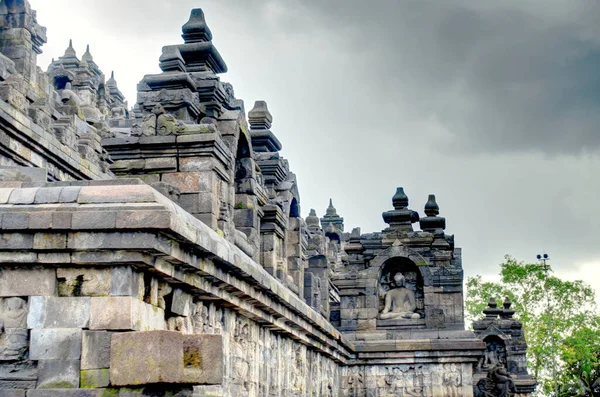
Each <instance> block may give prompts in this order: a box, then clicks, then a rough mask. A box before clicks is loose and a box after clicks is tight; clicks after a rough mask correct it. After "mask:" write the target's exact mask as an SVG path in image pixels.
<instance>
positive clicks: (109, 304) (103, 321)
mask: <svg viewBox="0 0 600 397" xmlns="http://www.w3.org/2000/svg"><path fill="white" fill-rule="evenodd" d="M165 328H166V323H165V313H164V310H162V309H160V308H158V307H155V306H152V305H149V304H147V303H145V302H142V301H140V300H139V299H137V298H133V297H124V296H123V297H119V296H114V297H92V298H91V316H90V329H93V330H157V329H158V330H160V329H165Z"/></svg>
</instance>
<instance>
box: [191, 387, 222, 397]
mask: <svg viewBox="0 0 600 397" xmlns="http://www.w3.org/2000/svg"><path fill="white" fill-rule="evenodd" d="M227 395H228V394H227V393H226V392H225V390H223V386H214V385H211V386H194V397H225V396H227Z"/></svg>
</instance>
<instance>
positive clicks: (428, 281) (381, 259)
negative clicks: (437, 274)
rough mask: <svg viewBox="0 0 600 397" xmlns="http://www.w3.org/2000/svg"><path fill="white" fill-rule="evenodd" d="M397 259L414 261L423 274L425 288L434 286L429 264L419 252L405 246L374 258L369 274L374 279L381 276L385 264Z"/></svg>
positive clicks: (399, 246)
mask: <svg viewBox="0 0 600 397" xmlns="http://www.w3.org/2000/svg"><path fill="white" fill-rule="evenodd" d="M397 257H402V258H407V259H409V260H410V261H412V262H413V263H414V264H415V265H416V266H417V268H418V269H419V272H420V273H421V277H422V278H423V284H424V285H425V286H430V285H432V274H431V268H430V266H429V262H428V261H427V260H426V259H425V258H423V256H421V254H419V253H418V252H416V251H413V250H412V249H410V248H407V247H405V246H403V245H397V246H393V247H389V248H387V249H385V250H383V251H381V252H380V253H379V254H378V255H377V256H376V257H375V258H373V259H372V260H371V261H370V262H369V268H370V271H369V273H370V274H371V275H372V276H373V277H377V276H379V275H381V269H382V267H383V265H384V264H385V262H387V261H388V260H390V259H392V258H397Z"/></svg>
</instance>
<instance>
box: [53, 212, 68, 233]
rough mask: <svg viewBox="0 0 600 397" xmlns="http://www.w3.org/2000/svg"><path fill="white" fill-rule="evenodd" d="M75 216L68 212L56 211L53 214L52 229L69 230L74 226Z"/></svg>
mask: <svg viewBox="0 0 600 397" xmlns="http://www.w3.org/2000/svg"><path fill="white" fill-rule="evenodd" d="M72 219H73V214H71V213H70V212H66V211H56V212H54V213H52V228H53V229H62V230H68V229H71V226H72V223H73V222H72Z"/></svg>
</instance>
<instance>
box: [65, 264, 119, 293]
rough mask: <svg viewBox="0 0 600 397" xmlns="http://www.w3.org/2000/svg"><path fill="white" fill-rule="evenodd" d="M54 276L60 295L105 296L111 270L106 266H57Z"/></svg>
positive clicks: (108, 288) (108, 289) (107, 291)
mask: <svg viewBox="0 0 600 397" xmlns="http://www.w3.org/2000/svg"><path fill="white" fill-rule="evenodd" d="M56 276H57V278H58V295H60V296H106V295H109V293H110V288H111V270H110V269H108V268H91V267H77V268H74V267H69V268H59V269H57V270H56Z"/></svg>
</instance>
